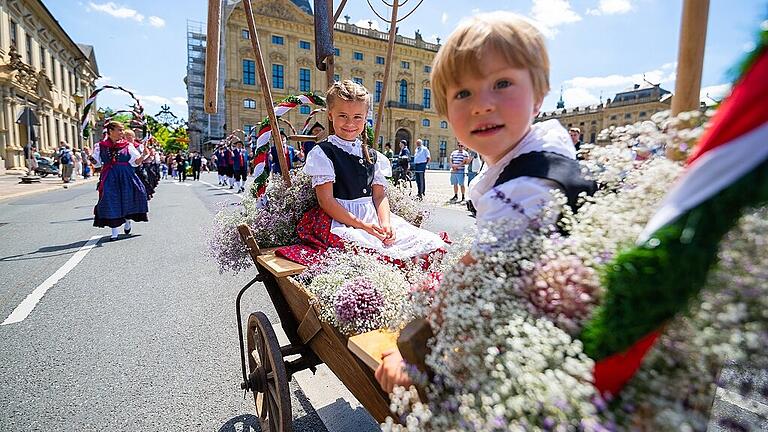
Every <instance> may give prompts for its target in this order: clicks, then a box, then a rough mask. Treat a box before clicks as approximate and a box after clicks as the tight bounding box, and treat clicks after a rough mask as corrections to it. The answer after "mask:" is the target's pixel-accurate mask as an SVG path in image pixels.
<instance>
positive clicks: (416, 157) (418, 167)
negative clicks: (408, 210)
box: [413, 139, 432, 199]
mask: <svg viewBox="0 0 768 432" xmlns="http://www.w3.org/2000/svg"><path fill="white" fill-rule="evenodd" d="M431 160H432V157H431V155H430V154H429V149H428V148H426V147H425V146H424V145H423V142H422V141H421V140H420V139H417V140H416V151H415V152H414V153H413V172H414V174H415V177H416V188H417V189H418V195H417V197H416V198H418V199H424V190H425V189H426V183H425V181H424V177H425V174H426V171H427V164H428V163H429V162H430V161H431Z"/></svg>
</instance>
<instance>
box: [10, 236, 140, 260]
mask: <svg viewBox="0 0 768 432" xmlns="http://www.w3.org/2000/svg"><path fill="white" fill-rule="evenodd" d="M134 237H141V234H131V235H124V234H121V235H120V237H118V238H117V240H112V241H110V240H109V238H108V236H106V235H105V236H104V237H103V238H102V239H101V240H99V242H98V243H96V244H95V245H94V247H95V248H99V247H102V246H103V244H102V243H114V242H118V241H123V240H128V239H131V238H134ZM87 242H88V240H78V241H76V242H73V243H69V244H63V245H56V246H44V247H41V248H40V249H38V250H36V251H34V252H29V253H25V254H18V255H10V256H7V257H2V258H0V262H11V261H26V260H33V259H41V258H50V257H55V256H61V255H68V254H71V253H72V249H80V248H81V247H83V245H85V244H86V243H87ZM51 252H61V253H54V254H52V253H51ZM38 254H46V255H38Z"/></svg>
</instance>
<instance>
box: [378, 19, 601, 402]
mask: <svg viewBox="0 0 768 432" xmlns="http://www.w3.org/2000/svg"><path fill="white" fill-rule="evenodd" d="M430 80H431V83H432V94H433V95H434V101H435V107H436V108H437V112H438V114H439V115H440V116H442V117H446V118H447V119H448V121H449V122H450V124H451V128H452V129H453V132H454V133H455V134H456V138H458V140H459V141H460V142H462V143H463V144H466V145H467V147H469V148H470V149H472V150H474V151H476V152H477V153H478V154H479V155H480V156H481V157H482V158H483V161H485V164H486V167H485V169H484V170H483V171H482V172H480V174H478V176H477V177H476V178H475V179H474V181H473V182H472V185H471V186H470V192H469V195H470V198H471V200H472V203H473V204H474V206H475V207H476V208H477V224H478V227H480V228H481V227H483V225H487V224H490V223H491V222H497V221H500V220H502V221H503V220H506V221H510V222H512V221H514V220H524V221H525V220H530V219H532V218H537V217H540V212H539V210H540V209H542V207H543V206H544V205H546V204H547V203H549V202H550V201H551V200H552V194H551V192H550V191H551V190H552V189H561V190H562V191H563V192H565V195H566V196H567V198H568V203H569V205H571V206H572V207H574V206H575V205H576V197H578V193H580V192H582V191H587V193H589V190H590V188H592V189H591V190H592V192H594V188H595V185H594V182H591V183H590V182H588V181H585V180H584V179H583V178H582V177H581V174H580V170H579V165H578V162H577V161H576V148H575V147H574V145H573V142H572V141H571V138H570V136H569V135H568V132H567V131H566V130H565V128H563V126H562V125H560V123H559V122H558V121H557V120H549V121H545V122H541V123H537V124H535V125H534V124H533V120H534V119H535V118H536V115H537V114H538V112H539V109H540V108H541V104H542V102H543V101H544V96H546V94H547V92H549V57H548V55H547V48H546V45H545V43H544V37H543V35H542V34H541V32H539V31H538V30H537V29H536V28H535V27H534V26H533V25H531V24H530V23H529V22H528V21H526V20H525V19H524V18H522V17H520V16H518V15H514V14H511V13H506V12H494V13H492V14H481V15H478V16H475V17H474V18H472V19H470V20H467V21H465V22H463V23H462V24H460V25H459V27H458V28H457V29H456V30H455V31H454V32H453V33H452V34H451V35H450V36H449V37H448V40H447V41H445V44H444V45H443V46H442V47H441V48H440V51H439V52H438V53H437V55H436V56H435V59H434V61H433V63H432V73H431V75H430ZM451 163H452V164H455V163H454V161H453V158H452V161H451ZM553 167H557V168H558V169H555V170H553V169H552V168H553ZM552 213H556V212H552ZM553 217H555V218H556V217H558V215H554V216H553ZM541 222H542V223H546V221H541ZM462 262H464V263H465V264H471V263H472V262H474V258H473V257H472V256H471V254H466V255H465V256H464V257H463V258H462ZM375 376H376V379H377V380H378V382H379V384H380V385H381V386H382V388H383V389H384V391H387V392H391V391H392V389H393V387H394V386H395V385H403V386H405V387H407V386H408V385H409V384H410V383H411V379H410V377H409V376H408V374H407V373H406V372H405V370H404V368H403V361H402V355H400V353H399V352H398V351H397V350H393V351H387V352H385V353H383V354H382V363H381V365H380V366H379V368H378V369H377V370H376V374H375Z"/></svg>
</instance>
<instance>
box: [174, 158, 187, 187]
mask: <svg viewBox="0 0 768 432" xmlns="http://www.w3.org/2000/svg"><path fill="white" fill-rule="evenodd" d="M176 169H177V170H178V171H179V181H182V182H183V181H186V180H187V158H186V156H184V153H182V152H179V154H177V155H176Z"/></svg>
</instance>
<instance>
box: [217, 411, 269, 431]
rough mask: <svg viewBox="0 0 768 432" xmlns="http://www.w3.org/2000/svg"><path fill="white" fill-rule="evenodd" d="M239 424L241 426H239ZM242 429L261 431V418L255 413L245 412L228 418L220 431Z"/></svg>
mask: <svg viewBox="0 0 768 432" xmlns="http://www.w3.org/2000/svg"><path fill="white" fill-rule="evenodd" d="M238 425H240V426H239V427H238ZM240 431H242V432H251V431H256V432H260V431H261V426H260V425H259V418H258V417H256V416H255V415H253V414H243V415H239V416H237V417H232V418H231V419H229V420H227V422H226V423H224V424H223V425H221V428H219V432H240Z"/></svg>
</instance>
